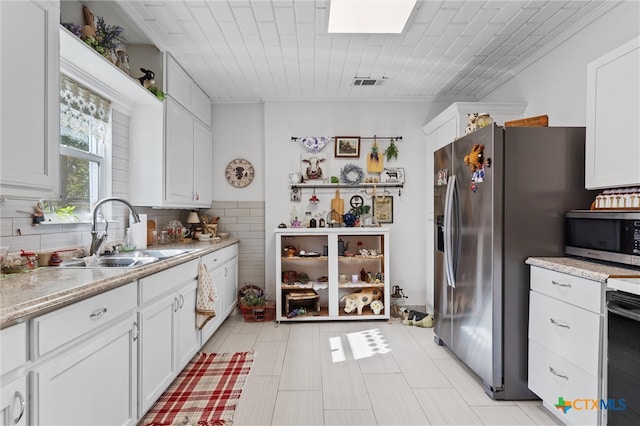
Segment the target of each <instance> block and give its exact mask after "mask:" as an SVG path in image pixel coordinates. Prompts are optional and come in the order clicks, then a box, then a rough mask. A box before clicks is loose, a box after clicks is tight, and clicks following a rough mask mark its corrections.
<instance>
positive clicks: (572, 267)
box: [526, 256, 640, 283]
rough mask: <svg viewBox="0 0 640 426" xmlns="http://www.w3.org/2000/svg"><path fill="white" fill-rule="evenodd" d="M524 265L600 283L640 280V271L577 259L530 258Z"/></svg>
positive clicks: (566, 257) (567, 257)
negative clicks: (613, 279)
mask: <svg viewBox="0 0 640 426" xmlns="http://www.w3.org/2000/svg"><path fill="white" fill-rule="evenodd" d="M526 263H527V264H528V265H531V266H538V267H541V268H545V269H549V270H552V271H556V272H562V273H565V274H569V275H573V276H576V277H581V278H585V279H588V280H593V281H599V282H601V283H606V282H607V280H608V279H609V278H640V269H636V268H633V267H628V268H627V267H624V266H622V265H621V266H614V265H611V264H604V263H600V262H591V261H589V260H585V259H582V258H577V257H569V256H565V257H530V258H528V259H527V260H526Z"/></svg>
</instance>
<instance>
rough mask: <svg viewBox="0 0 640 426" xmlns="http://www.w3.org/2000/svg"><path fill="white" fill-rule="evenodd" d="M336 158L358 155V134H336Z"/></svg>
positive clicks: (355, 156)
mask: <svg viewBox="0 0 640 426" xmlns="http://www.w3.org/2000/svg"><path fill="white" fill-rule="evenodd" d="M335 139H336V158H358V157H360V137H359V136H336V137H335Z"/></svg>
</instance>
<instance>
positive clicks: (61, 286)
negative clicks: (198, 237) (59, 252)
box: [0, 238, 239, 328]
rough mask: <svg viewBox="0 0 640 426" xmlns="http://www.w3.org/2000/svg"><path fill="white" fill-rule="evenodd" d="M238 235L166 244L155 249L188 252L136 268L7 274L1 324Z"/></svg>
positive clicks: (21, 319) (44, 310)
mask: <svg viewBox="0 0 640 426" xmlns="http://www.w3.org/2000/svg"><path fill="white" fill-rule="evenodd" d="M238 242H239V240H238V239H237V238H229V239H223V240H218V241H211V242H206V243H204V242H194V243H188V244H179V245H178V244H174V245H164V246H158V247H150V248H152V249H155V248H158V249H169V248H177V249H180V248H184V249H189V250H190V251H187V252H186V253H184V254H181V255H178V256H175V257H171V258H168V259H163V260H159V261H157V262H154V263H151V264H149V265H146V266H141V267H139V268H135V269H114V268H100V269H81V268H78V269H76V268H60V267H45V268H37V269H35V270H33V271H29V272H25V273H19V274H11V275H6V276H4V277H3V278H2V280H1V284H0V295H1V298H0V328H5V327H8V326H10V325H13V324H16V323H20V322H24V321H27V320H29V319H31V318H34V317H37V316H39V315H42V314H44V313H47V312H50V311H52V310H55V309H59V308H61V307H63V306H66V305H69V304H71V303H75V302H78V301H80V300H83V299H86V298H88V297H91V296H95V295H96V294H100V293H103V292H105V291H108V290H111V289H114V288H117V287H120V286H122V285H125V284H128V283H130V282H132V281H136V280H138V279H140V278H142V277H146V276H148V275H152V274H155V273H157V272H161V271H163V270H165V269H168V268H171V267H173V266H176V265H180V264H182V263H186V262H188V261H190V260H194V259H199V258H200V257H202V256H204V255H207V254H209V253H213V252H215V251H218V250H221V249H223V248H225V247H228V246H231V245H233V244H236V243H238Z"/></svg>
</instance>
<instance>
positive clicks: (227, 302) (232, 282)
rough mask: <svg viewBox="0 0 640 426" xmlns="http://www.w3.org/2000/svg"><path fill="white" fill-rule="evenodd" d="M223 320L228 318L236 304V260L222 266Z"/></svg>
mask: <svg viewBox="0 0 640 426" xmlns="http://www.w3.org/2000/svg"><path fill="white" fill-rule="evenodd" d="M222 297H223V301H224V302H223V303H224V306H223V310H224V318H226V317H228V316H229V315H230V314H231V312H233V309H234V308H235V306H236V303H237V302H238V258H237V257H235V258H233V259H231V260H229V261H228V262H227V263H225V264H224V289H223V290H222Z"/></svg>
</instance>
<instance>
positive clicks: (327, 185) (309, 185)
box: [289, 182, 404, 189]
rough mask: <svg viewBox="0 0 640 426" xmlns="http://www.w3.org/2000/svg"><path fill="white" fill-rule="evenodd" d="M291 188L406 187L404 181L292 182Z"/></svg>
mask: <svg viewBox="0 0 640 426" xmlns="http://www.w3.org/2000/svg"><path fill="white" fill-rule="evenodd" d="M289 186H290V187H291V188H311V189H318V188H334V189H337V188H349V189H359V188H373V187H374V186H375V187H376V188H404V183H379V182H378V183H359V184H357V185H348V184H346V183H292V184H290V185H289Z"/></svg>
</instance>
